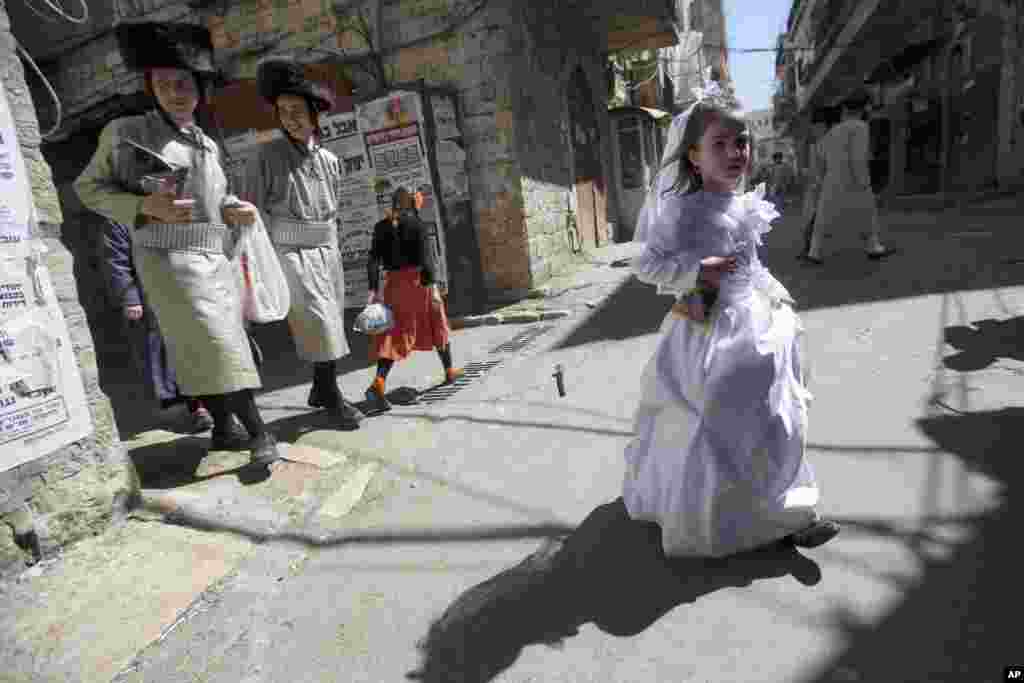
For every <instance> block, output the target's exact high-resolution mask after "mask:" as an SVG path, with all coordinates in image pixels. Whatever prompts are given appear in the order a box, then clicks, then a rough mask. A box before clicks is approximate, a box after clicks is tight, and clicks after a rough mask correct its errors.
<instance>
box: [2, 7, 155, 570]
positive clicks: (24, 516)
mask: <svg viewBox="0 0 1024 683" xmlns="http://www.w3.org/2000/svg"><path fill="white" fill-rule="evenodd" d="M14 45H15V42H14V37H13V36H12V34H11V26H10V22H9V19H8V16H7V13H6V8H4V7H2V6H0V77H2V81H3V85H4V87H5V89H6V91H7V97H8V100H9V102H10V105H11V109H12V113H13V114H14V118H15V121H16V124H17V127H18V141H19V143H20V144H21V150H22V154H23V155H24V157H25V162H26V165H27V166H28V169H29V175H30V176H31V182H32V193H33V199H34V201H35V204H36V207H37V209H38V213H39V219H40V224H39V225H38V226H36V232H35V234H34V235H33V238H34V239H39V240H42V242H43V243H44V244H45V245H46V247H47V248H48V249H49V253H48V254H47V258H46V265H47V267H48V269H49V272H50V276H51V278H52V280H53V284H54V288H55V289H56V292H57V298H58V300H59V302H60V305H61V310H62V311H63V314H64V317H65V319H66V320H67V324H68V328H69V332H70V336H71V341H72V344H73V346H74V349H75V353H76V355H77V357H78V364H79V369H80V371H81V373H82V380H83V383H84V385H85V390H86V396H87V399H88V401H89V408H90V412H91V414H92V419H93V424H94V426H95V431H94V432H93V434H92V435H91V436H90V437H89V438H87V439H85V440H83V441H80V442H76V443H73V444H70V445H68V446H66V447H65V448H62V449H60V450H58V451H57V452H54V453H51V454H49V455H48V456H45V457H43V458H41V459H39V460H35V461H33V462H29V463H26V464H24V465H21V466H19V467H16V468H13V469H10V470H7V471H4V472H0V576H6V575H9V574H12V573H14V572H18V571H20V570H22V569H24V567H25V565H26V564H31V563H33V562H35V561H38V560H39V559H40V558H41V557H45V556H46V555H49V554H52V553H54V552H56V551H57V550H58V549H60V548H62V547H64V546H66V545H68V544H70V543H73V542H75V541H77V540H79V539H81V538H84V537H86V536H89V535H93V534H96V533H98V532H100V531H102V530H103V529H104V527H105V526H106V525H107V524H109V523H110V522H111V521H112V520H115V519H117V518H118V517H119V516H120V515H121V514H122V513H123V512H124V511H125V510H126V509H127V506H128V504H129V503H130V501H131V500H132V498H133V496H134V495H135V493H136V492H137V490H138V481H137V478H136V475H135V471H134V469H133V468H132V467H131V463H130V461H129V459H128V457H127V455H126V454H125V451H124V448H123V446H122V445H121V443H120V440H119V437H118V433H117V427H116V425H115V423H114V417H113V413H112V411H111V408H110V402H109V401H108V400H107V398H106V397H105V396H104V395H103V393H102V392H101V391H100V388H99V379H98V372H97V368H96V354H95V350H94V347H93V343H92V337H91V334H90V332H89V326H88V323H87V320H86V316H85V313H84V311H83V310H82V307H81V305H80V304H79V295H78V291H77V288H76V286H75V277H74V264H73V259H72V257H71V254H70V253H69V252H68V250H67V249H66V248H64V246H63V244H62V243H61V240H60V232H61V222H62V220H63V217H62V213H61V207H60V203H59V201H58V194H57V190H56V187H55V186H54V183H53V180H52V175H51V172H50V169H49V166H48V164H47V163H46V161H45V159H44V158H43V155H42V153H41V151H40V144H41V138H40V134H39V122H38V118H37V115H36V105H35V103H34V102H33V100H32V97H31V95H30V91H29V88H28V87H27V85H26V82H25V72H24V70H23V68H22V65H21V61H20V59H19V58H18V57H17V55H16V54H15V48H14Z"/></svg>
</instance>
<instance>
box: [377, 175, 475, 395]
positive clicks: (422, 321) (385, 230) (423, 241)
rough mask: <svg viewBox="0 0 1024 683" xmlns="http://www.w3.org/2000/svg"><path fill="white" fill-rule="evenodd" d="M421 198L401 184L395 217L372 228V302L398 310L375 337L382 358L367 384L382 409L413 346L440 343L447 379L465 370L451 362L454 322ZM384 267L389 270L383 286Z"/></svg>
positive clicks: (394, 198) (428, 346) (395, 199)
mask: <svg viewBox="0 0 1024 683" xmlns="http://www.w3.org/2000/svg"><path fill="white" fill-rule="evenodd" d="M420 201H421V200H417V201H414V199H413V196H412V194H410V193H409V191H408V190H407V189H405V188H404V187H400V188H398V189H397V190H395V193H394V194H393V195H392V198H391V209H392V215H391V217H390V218H386V219H384V220H382V221H380V222H379V223H377V224H376V225H375V226H374V228H373V241H372V243H371V246H370V255H369V260H368V264H367V270H368V275H369V280H370V297H369V303H378V302H379V303H384V304H386V305H387V306H388V307H389V308H390V309H391V311H392V313H394V316H395V325H394V327H392V328H391V330H390V331H388V332H386V333H384V334H378V335H374V336H373V337H371V338H370V360H375V361H377V374H376V377H375V378H374V380H373V384H371V385H370V388H369V389H367V390H366V398H367V400H368V401H369V402H370V404H371V406H372V407H373V408H374V409H375V410H378V411H380V410H387V409H389V408H390V407H391V405H390V403H388V400H387V398H386V397H385V391H384V386H385V382H386V381H387V377H388V373H389V372H390V371H391V368H392V367H393V366H394V364H395V363H396V362H397V361H400V360H405V359H406V358H407V357H408V356H409V354H411V353H412V352H413V351H431V350H434V349H436V350H437V354H438V356H440V358H441V363H442V365H443V366H444V371H445V381H446V382H449V383H450V382H454V381H455V380H456V379H458V378H459V377H461V376H462V375H463V374H464V372H463V370H462V369H460V368H455V367H453V366H452V352H451V343H450V342H449V341H448V338H449V336H450V334H451V328H450V327H449V326H448V316H447V314H446V313H445V307H444V299H443V298H442V295H441V289H440V286H439V285H438V284H436V282H435V273H434V268H433V267H432V264H431V259H430V257H429V255H428V254H429V251H428V249H427V227H426V225H424V224H423V221H421V220H420V218H419V214H418V213H417V209H418V208H419V206H420V205H421V204H420ZM382 270H383V271H386V273H387V275H386V277H384V278H383V279H384V283H383V285H384V286H383V288H381V287H380V284H381V282H380V281H381V275H382V272H381V271H382Z"/></svg>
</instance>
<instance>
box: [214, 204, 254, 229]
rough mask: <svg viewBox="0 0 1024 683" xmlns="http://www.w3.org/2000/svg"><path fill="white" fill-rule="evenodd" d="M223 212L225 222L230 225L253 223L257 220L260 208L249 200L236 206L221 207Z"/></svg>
mask: <svg viewBox="0 0 1024 683" xmlns="http://www.w3.org/2000/svg"><path fill="white" fill-rule="evenodd" d="M221 214H222V215H223V216H224V222H225V223H227V224H228V225H233V226H237V225H252V224H253V223H255V222H256V216H257V215H258V214H259V209H257V208H256V207H255V206H253V205H252V204H250V203H249V202H242V203H241V204H235V205H234V206H225V207H224V208H223V209H221Z"/></svg>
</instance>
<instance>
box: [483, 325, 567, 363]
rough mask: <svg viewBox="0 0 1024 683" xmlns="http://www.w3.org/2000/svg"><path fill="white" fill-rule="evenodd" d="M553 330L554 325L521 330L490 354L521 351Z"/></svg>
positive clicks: (535, 326)
mask: <svg viewBox="0 0 1024 683" xmlns="http://www.w3.org/2000/svg"><path fill="white" fill-rule="evenodd" d="M553 329H555V326H554V325H534V326H533V327H530V328H528V329H526V330H523V331H522V332H520V333H519V334H517V335H516V336H514V337H512V338H511V339H509V340H508V341H507V342H504V343H502V344H499V345H498V346H495V347H494V348H493V349H491V350H490V354H491V355H492V356H493V355H494V354H497V353H514V352H516V351H522V350H523V349H525V348H526V347H527V346H529V345H530V344H531V343H532V342H533V341H534V340H535V339H537V337H539V336H541V335H542V334H544V333H545V332H549V331H551V330H553Z"/></svg>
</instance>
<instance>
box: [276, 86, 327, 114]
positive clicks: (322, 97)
mask: <svg viewBox="0 0 1024 683" xmlns="http://www.w3.org/2000/svg"><path fill="white" fill-rule="evenodd" d="M281 95H296V96H298V97H304V98H306V99H307V100H309V101H310V102H311V103H312V104H313V108H314V109H315V110H316V111H317V113H324V112H328V111H330V110H332V109H334V98H333V97H332V96H331V94H330V93H329V92H327V90H326V88H323V87H321V86H319V85H317V84H316V83H307V84H305V85H301V86H294V87H290V88H283V89H281V90H278V91H277V92H276V93H275V94H274V96H273V97H267V98H266V99H267V101H268V102H270V104H277V98H279V97H280V96H281Z"/></svg>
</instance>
